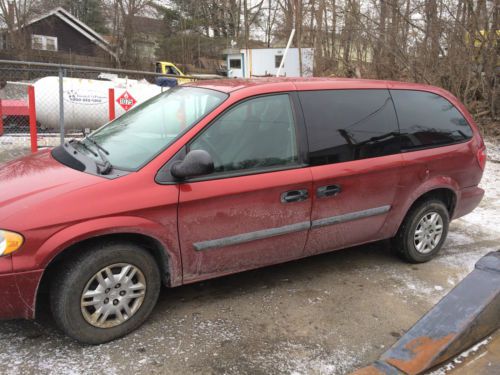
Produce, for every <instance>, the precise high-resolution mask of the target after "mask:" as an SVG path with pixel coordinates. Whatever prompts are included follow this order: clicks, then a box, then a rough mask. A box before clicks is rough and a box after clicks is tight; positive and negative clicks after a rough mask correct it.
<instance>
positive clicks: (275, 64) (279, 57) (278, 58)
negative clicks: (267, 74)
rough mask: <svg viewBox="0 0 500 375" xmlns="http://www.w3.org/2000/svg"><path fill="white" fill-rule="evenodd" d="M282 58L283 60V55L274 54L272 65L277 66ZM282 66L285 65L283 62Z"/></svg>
mask: <svg viewBox="0 0 500 375" xmlns="http://www.w3.org/2000/svg"><path fill="white" fill-rule="evenodd" d="M282 60H283V55H275V56H274V67H275V68H279V67H280V65H281V61H282ZM283 67H285V64H283Z"/></svg>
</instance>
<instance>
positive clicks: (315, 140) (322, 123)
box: [299, 89, 400, 165]
mask: <svg viewBox="0 0 500 375" xmlns="http://www.w3.org/2000/svg"><path fill="white" fill-rule="evenodd" d="M299 97H300V102H301V105H302V109H303V112H304V118H305V121H306V126H307V137H308V141H309V163H310V164H311V165H322V164H332V163H339V162H346V161H351V160H359V159H366V158H373V157H378V156H385V155H390V154H396V153H399V151H400V145H399V129H398V123H397V118H396V113H395V111H394V105H393V103H392V100H391V96H390V95H389V90H385V89H375V90H358V89H356V90H319V91H303V92H300V93H299Z"/></svg>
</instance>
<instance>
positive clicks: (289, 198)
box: [281, 189, 309, 203]
mask: <svg viewBox="0 0 500 375" xmlns="http://www.w3.org/2000/svg"><path fill="white" fill-rule="evenodd" d="M307 198H309V192H308V191H307V189H301V190H290V191H286V192H284V193H282V194H281V203H292V202H302V201H305V200H306V199H307Z"/></svg>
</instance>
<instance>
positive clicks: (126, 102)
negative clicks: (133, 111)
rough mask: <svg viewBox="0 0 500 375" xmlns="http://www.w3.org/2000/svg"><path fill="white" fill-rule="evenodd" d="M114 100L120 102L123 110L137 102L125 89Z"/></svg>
mask: <svg viewBox="0 0 500 375" xmlns="http://www.w3.org/2000/svg"><path fill="white" fill-rule="evenodd" d="M116 102H117V103H118V104H120V105H121V106H122V108H123V109H124V110H125V111H128V110H129V109H130V108H132V107H133V106H134V105H135V103H137V100H135V99H134V97H133V96H132V95H130V93H129V92H128V91H125V92H124V93H123V94H121V95H120V96H119V97H118V99H116Z"/></svg>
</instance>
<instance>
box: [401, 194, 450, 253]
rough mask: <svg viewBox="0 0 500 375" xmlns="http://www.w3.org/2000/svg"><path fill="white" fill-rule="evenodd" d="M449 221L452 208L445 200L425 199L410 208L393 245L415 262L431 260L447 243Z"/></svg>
mask: <svg viewBox="0 0 500 375" xmlns="http://www.w3.org/2000/svg"><path fill="white" fill-rule="evenodd" d="M449 223H450V218H449V214H448V210H447V209H446V206H445V205H444V203H443V202H442V201H440V200H437V199H432V200H427V201H424V202H422V203H420V204H419V205H417V206H415V207H413V208H412V209H411V210H410V212H408V214H407V216H406V218H405V220H404V222H403V224H402V225H401V227H400V228H399V231H398V234H397V235H396V237H395V238H394V240H393V245H392V246H393V248H394V250H395V251H396V252H397V253H398V254H400V255H401V256H402V257H403V258H404V259H405V260H407V261H409V262H411V263H423V262H427V261H429V260H431V259H432V258H434V257H435V256H436V254H437V253H438V252H439V250H440V249H441V247H442V246H443V243H444V241H445V240H446V236H447V234H448V226H449Z"/></svg>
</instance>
